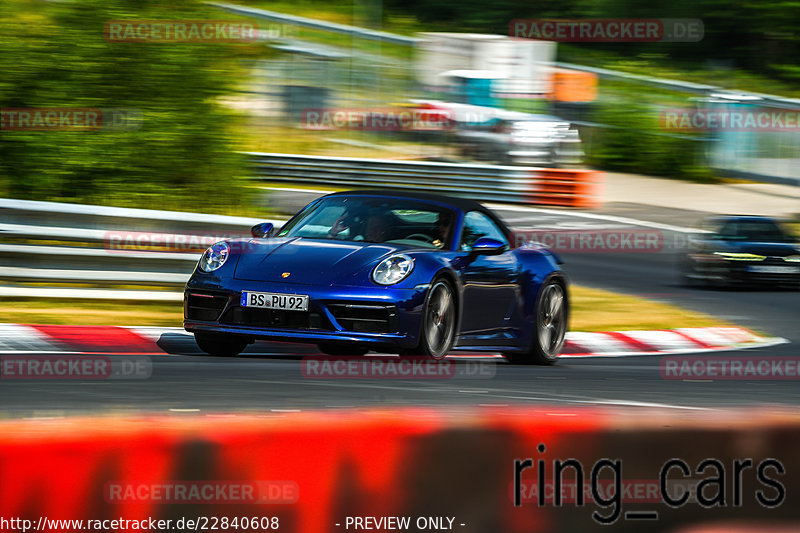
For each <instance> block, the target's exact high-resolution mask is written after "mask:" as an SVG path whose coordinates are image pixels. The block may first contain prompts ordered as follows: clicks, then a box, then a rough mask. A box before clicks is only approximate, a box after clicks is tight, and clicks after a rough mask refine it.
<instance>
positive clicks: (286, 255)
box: [234, 238, 401, 285]
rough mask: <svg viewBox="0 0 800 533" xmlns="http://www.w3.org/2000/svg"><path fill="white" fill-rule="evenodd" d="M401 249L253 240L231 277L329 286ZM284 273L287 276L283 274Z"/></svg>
mask: <svg viewBox="0 0 800 533" xmlns="http://www.w3.org/2000/svg"><path fill="white" fill-rule="evenodd" d="M400 248H401V247H398V246H392V245H388V244H368V243H359V242H345V241H334V240H324V239H303V238H290V239H253V240H251V241H250V242H249V243H248V247H247V251H246V252H245V253H242V254H241V256H240V257H239V262H238V264H237V265H236V272H235V274H234V277H235V278H236V279H242V280H250V281H268V282H276V281H278V282H284V283H293V284H298V283H299V284H308V285H311V284H315V285H320V284H324V285H332V284H334V283H342V282H344V281H345V280H346V279H347V278H351V277H354V276H355V275H356V274H357V273H358V272H360V271H362V270H364V269H365V268H372V267H373V266H374V265H375V264H376V263H377V262H378V261H379V260H380V259H381V258H382V257H383V256H385V255H388V254H390V253H392V252H396V251H399V250H400ZM287 273H288V274H287Z"/></svg>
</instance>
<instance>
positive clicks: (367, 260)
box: [184, 191, 569, 364]
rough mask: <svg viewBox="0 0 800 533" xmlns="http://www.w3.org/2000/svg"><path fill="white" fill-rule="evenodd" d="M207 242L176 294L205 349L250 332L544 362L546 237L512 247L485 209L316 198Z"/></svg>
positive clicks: (553, 322)
mask: <svg viewBox="0 0 800 533" xmlns="http://www.w3.org/2000/svg"><path fill="white" fill-rule="evenodd" d="M252 234H253V238H252V239H234V240H228V241H223V242H219V243H216V244H214V245H213V246H211V247H210V248H209V249H208V250H206V251H205V253H204V254H203V256H202V258H201V259H200V261H199V263H198V265H197V268H196V269H195V272H194V274H193V275H192V277H191V279H190V280H189V282H188V283H187V285H186V291H185V295H184V317H185V320H184V327H185V328H186V330H187V331H190V332H193V333H194V335H195V338H196V340H197V344H198V345H199V346H200V348H201V349H202V350H203V351H205V352H207V353H209V354H213V355H236V354H238V353H239V352H241V351H242V350H244V348H245V347H246V346H247V345H248V344H249V343H251V342H253V341H254V340H255V339H272V340H280V341H292V342H304V343H314V344H317V345H318V346H319V349H320V350H321V351H322V352H323V353H326V354H330V355H359V354H364V353H366V352H367V351H368V350H377V351H383V352H390V353H399V354H401V355H404V354H414V355H425V356H430V357H434V358H441V357H444V356H445V355H447V353H448V352H450V350H451V349H465V350H470V351H493V352H501V353H503V354H504V355H505V356H506V357H507V358H508V359H509V360H510V361H512V362H515V363H516V362H518V363H538V364H548V363H552V362H553V361H555V359H556V357H557V356H558V354H559V352H560V350H561V348H562V346H563V344H564V335H565V333H566V329H567V317H568V311H569V300H568V294H567V280H566V277H565V276H564V274H563V272H562V271H561V269H560V267H559V263H560V261H559V260H558V258H557V257H556V256H555V255H553V254H552V253H551V252H550V251H548V250H547V249H546V248H544V247H540V246H535V245H532V246H525V247H520V248H514V245H513V241H512V239H511V232H510V231H509V229H508V228H507V227H506V226H505V224H503V222H502V221H501V220H500V219H499V218H498V217H497V216H496V215H494V213H492V212H491V211H489V210H488V209H487V208H486V207H484V206H482V205H480V204H478V203H476V202H473V201H470V200H464V199H455V198H448V197H444V196H436V195H429V194H417V193H411V192H398V191H352V192H344V193H335V194H330V195H327V196H323V197H322V198H319V199H317V200H315V201H314V202H312V203H310V204H309V205H307V206H306V207H305V208H303V209H302V210H300V212H298V213H297V214H296V215H295V216H294V217H292V218H291V219H290V220H289V221H288V222H286V224H284V225H283V227H282V228H280V229H279V230H277V231H276V230H275V228H273V227H272V225H271V224H269V223H264V224H259V225H256V226H254V227H253V229H252Z"/></svg>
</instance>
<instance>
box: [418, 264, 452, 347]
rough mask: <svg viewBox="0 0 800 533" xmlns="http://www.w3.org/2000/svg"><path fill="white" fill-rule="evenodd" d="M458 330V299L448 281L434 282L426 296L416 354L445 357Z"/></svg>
mask: <svg viewBox="0 0 800 533" xmlns="http://www.w3.org/2000/svg"><path fill="white" fill-rule="evenodd" d="M455 332H456V300H455V297H454V295H453V289H452V287H451V285H450V283H448V282H447V281H445V280H444V279H439V280H437V281H435V282H434V283H433V285H432V286H431V289H430V290H429V291H428V296H427V297H426V298H425V309H424V312H423V314H422V330H421V331H420V339H419V345H418V346H417V347H416V348H415V349H414V350H412V353H413V354H414V355H424V356H429V357H433V358H434V359H443V358H444V357H445V356H446V355H447V352H449V351H450V349H451V348H452V347H453V342H454V341H455Z"/></svg>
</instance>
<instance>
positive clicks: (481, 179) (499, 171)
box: [246, 152, 537, 203]
mask: <svg viewBox="0 0 800 533" xmlns="http://www.w3.org/2000/svg"><path fill="white" fill-rule="evenodd" d="M246 155H248V156H249V157H250V158H251V160H252V162H253V164H254V166H255V168H256V170H257V172H258V175H257V176H256V177H257V178H258V179H261V180H264V181H270V182H276V183H294V184H308V185H318V186H319V185H323V186H330V187H364V188H373V187H384V188H385V187H391V188H397V189H411V190H425V191H435V192H439V193H443V194H449V195H452V196H464V197H469V198H472V199H474V200H478V201H490V202H511V203H530V199H531V197H532V194H534V193H535V190H534V179H533V176H534V175H535V173H536V171H537V169H536V168H533V167H520V166H499V165H470V164H463V163H457V164H456V163H439V162H427V161H396V160H391V159H361V158H353V157H327V156H326V157H320V156H310V155H295V154H275V153H254V152H250V153H247V154H246Z"/></svg>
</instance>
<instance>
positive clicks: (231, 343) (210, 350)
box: [194, 331, 250, 357]
mask: <svg viewBox="0 0 800 533" xmlns="http://www.w3.org/2000/svg"><path fill="white" fill-rule="evenodd" d="M194 340H195V341H196V342H197V346H199V347H200V349H201V350H203V351H204V352H206V353H207V354H208V355H216V356H220V357H232V356H235V355H239V354H240V353H242V351H244V349H245V348H247V345H248V344H250V340H249V339H248V338H247V337H242V336H241V335H231V334H230V333H213V332H208V331H196V332H195V334H194Z"/></svg>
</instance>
